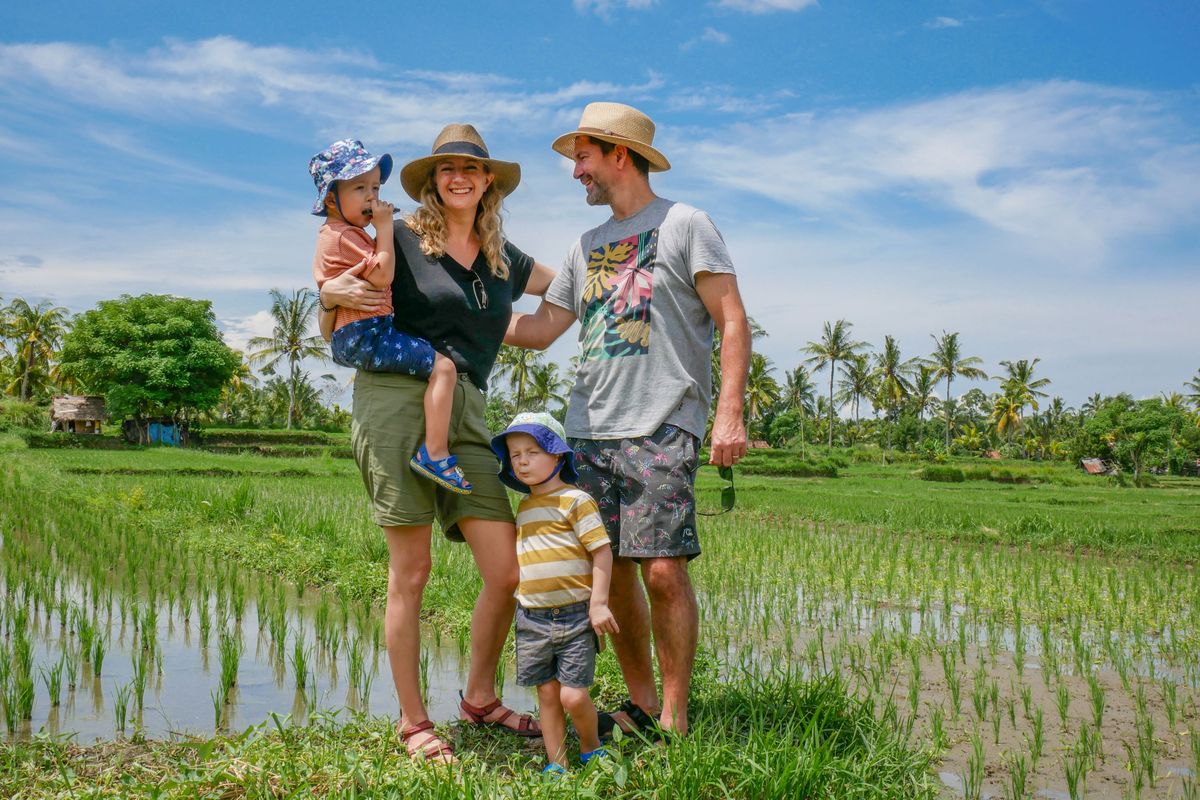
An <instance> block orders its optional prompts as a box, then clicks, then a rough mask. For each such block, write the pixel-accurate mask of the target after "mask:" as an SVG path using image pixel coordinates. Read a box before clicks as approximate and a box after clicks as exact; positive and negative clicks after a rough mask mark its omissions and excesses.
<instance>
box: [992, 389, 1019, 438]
mask: <svg viewBox="0 0 1200 800" xmlns="http://www.w3.org/2000/svg"><path fill="white" fill-rule="evenodd" d="M1022 408H1023V404H1022V403H1021V402H1020V400H1019V399H1018V398H1017V397H1015V396H1013V395H1011V394H1008V393H1003V394H998V395H996V399H995V400H994V401H993V403H992V415H991V416H990V417H989V418H988V422H990V423H992V425H994V426H995V428H996V433H998V434H1001V435H1005V436H1007V438H1008V443H1009V444H1012V437H1013V431H1014V430H1016V429H1018V428H1020V427H1021V420H1022V418H1021V409H1022Z"/></svg>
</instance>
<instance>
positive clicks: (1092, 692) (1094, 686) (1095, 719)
mask: <svg viewBox="0 0 1200 800" xmlns="http://www.w3.org/2000/svg"><path fill="white" fill-rule="evenodd" d="M1088 696H1089V697H1090V698H1091V701H1092V724H1093V725H1095V726H1096V729H1097V730H1099V729H1100V728H1101V727H1103V725H1104V702H1105V701H1104V687H1103V686H1101V685H1100V680H1099V679H1098V678H1097V677H1096V675H1095V673H1093V672H1088Z"/></svg>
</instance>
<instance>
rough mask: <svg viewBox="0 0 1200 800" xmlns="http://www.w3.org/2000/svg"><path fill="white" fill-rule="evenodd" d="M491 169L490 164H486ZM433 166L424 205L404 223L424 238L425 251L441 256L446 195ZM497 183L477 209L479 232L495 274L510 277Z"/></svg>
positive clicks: (493, 274) (444, 245)
mask: <svg viewBox="0 0 1200 800" xmlns="http://www.w3.org/2000/svg"><path fill="white" fill-rule="evenodd" d="M484 171H485V172H487V165H486V164H485V165H484ZM436 172H437V168H436V167H435V168H434V169H432V170H430V172H429V177H428V178H426V179H425V185H424V186H422V187H421V205H420V207H419V208H417V210H416V211H414V212H413V213H412V214H409V215H408V216H407V217H405V219H404V223H405V224H406V225H408V227H409V228H410V229H411V230H412V231H413V233H415V234H417V237H418V238H419V239H420V240H421V252H422V253H424V254H425V255H427V256H429V257H430V258H441V257H442V256H444V255H445V254H446V215H445V213H444V212H443V210H442V198H441V197H440V196H439V195H438V191H437V181H436V180H435V178H434V174H435V173H436ZM503 199H504V198H503V197H502V196H501V194H500V192H498V191H496V187H495V183H493V184H492V185H490V186H488V188H487V190H486V191H485V192H484V193H483V197H482V198H480V200H479V207H478V208H477V209H476V210H475V234H476V235H477V236H478V237H479V250H480V252H481V253H483V257H484V260H486V261H487V265H488V269H489V270H490V271H491V273H492V276H493V277H495V278H499V279H500V280H505V279H507V278H508V261H507V260H506V259H505V257H504V223H503V222H502V220H501V219H500V206H501V203H502V201H503Z"/></svg>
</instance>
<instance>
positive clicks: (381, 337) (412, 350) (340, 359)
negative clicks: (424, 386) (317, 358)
mask: <svg viewBox="0 0 1200 800" xmlns="http://www.w3.org/2000/svg"><path fill="white" fill-rule="evenodd" d="M332 344H333V347H332V350H333V360H334V361H336V362H337V363H338V364H341V365H342V366H343V367H353V368H354V369H365V370H367V371H368V372H395V373H398V374H400V375H415V376H417V377H418V378H428V377H429V375H430V374H431V373H432V372H433V359H434V358H435V355H436V354H435V353H434V351H433V345H431V344H430V343H429V342H427V341H425V340H424V339H421V338H420V337H417V336H410V335H408V334H407V333H401V332H400V331H398V330H396V329H395V328H394V327H392V315H391V314H384V315H383V316H379V317H367V318H366V319H356V320H354V321H353V322H348V323H346V324H345V325H343V326H342V327H340V328H338V329H337V330H336V331H334V332H333V342H332Z"/></svg>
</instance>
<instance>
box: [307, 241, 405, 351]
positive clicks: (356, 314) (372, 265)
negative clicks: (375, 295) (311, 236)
mask: <svg viewBox="0 0 1200 800" xmlns="http://www.w3.org/2000/svg"><path fill="white" fill-rule="evenodd" d="M364 258H365V259H366V260H367V267H366V269H364V270H363V273H362V278H363V280H366V281H371V274H372V273H373V272H375V271H377V270H378V268H379V256H378V255H377V254H376V252H375V240H374V239H372V238H371V237H370V236H369V235H367V232H366V231H365V230H363V229H362V228H359V227H358V226H356V225H351V224H350V223H349V222H345V221H343V220H340V219H331V220H329V221H328V222H326V223H325V224H324V225H322V226H321V230H320V231H319V232H318V233H317V252H316V255H315V256H313V277H314V278H316V279H317V288H318V289H320V288H321V287H322V286H324V285H325V281H327V280H329V279H330V278H336V277H337V276H338V275H341V274H342V273H343V272H345V271H346V270H348V269H350V268H351V267H353V266H356V265H357V264H358V263H359V262H361V261H362V260H363V259H364ZM371 283H372V285H375V286H376V288H379V289H383V290H384V292H385V294H384V296H383V301H384V304H385V305H384V307H383V308H382V309H380V310H379V311H377V312H375V313H371V312H369V311H358V310H356V309H353V308H343V307H342V306H338V309H337V314H336V315H335V316H334V320H333V329H334V330H337V329H338V328H341V327H343V326H344V325H346V324H347V323H350V322H354V321H355V320H359V319H370V318H371V317H382V316H383V315H384V314H391V313H392V287H391V286H390V285H388V286H378V285H376V284H375V283H374V281H371Z"/></svg>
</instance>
